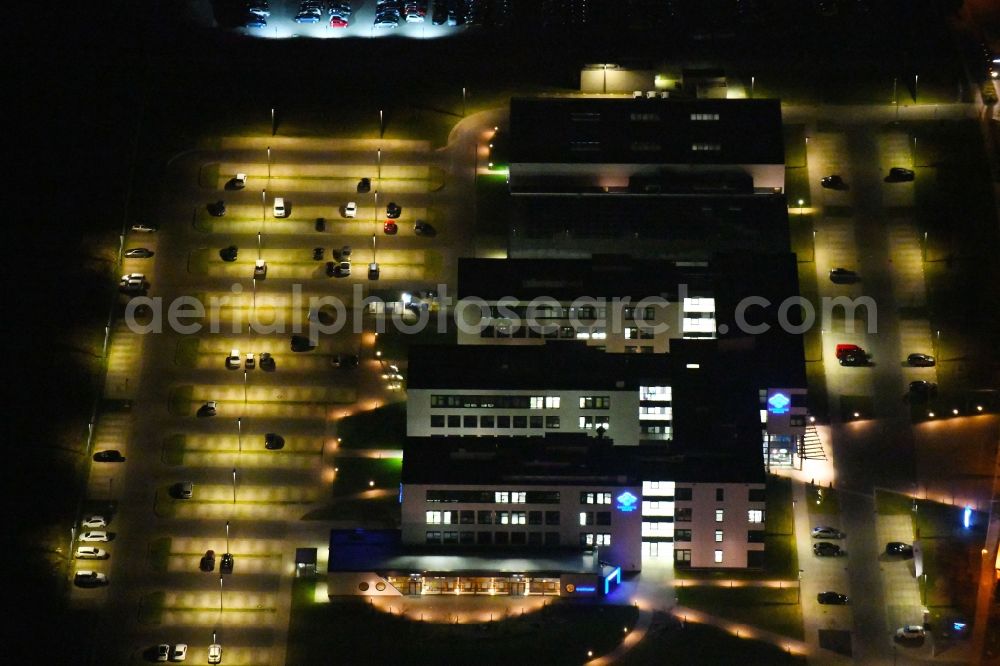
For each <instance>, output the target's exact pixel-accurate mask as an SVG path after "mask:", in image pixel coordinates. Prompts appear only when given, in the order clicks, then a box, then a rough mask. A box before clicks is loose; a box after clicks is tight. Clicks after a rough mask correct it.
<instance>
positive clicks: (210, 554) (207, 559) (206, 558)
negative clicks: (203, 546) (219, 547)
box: [198, 550, 215, 571]
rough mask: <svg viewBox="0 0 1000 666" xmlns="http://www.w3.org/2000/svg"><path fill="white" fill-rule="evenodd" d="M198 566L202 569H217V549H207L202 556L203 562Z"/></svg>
mask: <svg viewBox="0 0 1000 666" xmlns="http://www.w3.org/2000/svg"><path fill="white" fill-rule="evenodd" d="M198 568H199V569H201V570H202V571H215V551H214V550H206V551H205V554H204V555H202V556H201V562H200V563H199V564H198Z"/></svg>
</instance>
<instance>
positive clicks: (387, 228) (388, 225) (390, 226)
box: [382, 220, 399, 236]
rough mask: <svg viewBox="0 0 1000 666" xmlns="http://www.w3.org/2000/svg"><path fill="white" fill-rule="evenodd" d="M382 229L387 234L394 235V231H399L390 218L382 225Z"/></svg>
mask: <svg viewBox="0 0 1000 666" xmlns="http://www.w3.org/2000/svg"><path fill="white" fill-rule="evenodd" d="M382 230H383V231H384V232H385V233H386V235H387V236H395V235H396V232H397V231H399V227H398V226H396V223H395V222H393V221H392V220H386V221H385V224H384V225H382Z"/></svg>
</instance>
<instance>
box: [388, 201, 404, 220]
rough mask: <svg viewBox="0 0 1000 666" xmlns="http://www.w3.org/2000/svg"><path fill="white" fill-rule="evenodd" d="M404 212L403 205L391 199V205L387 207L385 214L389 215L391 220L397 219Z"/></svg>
mask: <svg viewBox="0 0 1000 666" xmlns="http://www.w3.org/2000/svg"><path fill="white" fill-rule="evenodd" d="M402 212H403V208H402V206H400V205H399V204H397V203H396V202H395V201H390V202H389V205H387V206H386V207H385V216H386V217H388V218H389V219H390V220H395V219H396V218H398V217H399V216H400V215H401V214H402Z"/></svg>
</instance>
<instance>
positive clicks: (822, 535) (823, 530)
mask: <svg viewBox="0 0 1000 666" xmlns="http://www.w3.org/2000/svg"><path fill="white" fill-rule="evenodd" d="M812 536H813V538H814V539H843V538H844V533H843V532H841V531H840V530H838V529H837V528H835V527H827V526H820V527H814V528H813V529H812Z"/></svg>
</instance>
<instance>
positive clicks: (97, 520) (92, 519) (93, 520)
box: [80, 516, 108, 529]
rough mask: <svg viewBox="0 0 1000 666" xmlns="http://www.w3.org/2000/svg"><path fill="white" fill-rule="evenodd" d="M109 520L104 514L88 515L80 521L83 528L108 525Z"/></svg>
mask: <svg viewBox="0 0 1000 666" xmlns="http://www.w3.org/2000/svg"><path fill="white" fill-rule="evenodd" d="M107 526H108V521H107V519H106V518H105V517H104V516H88V517H87V518H85V519H83V520H81V521H80V527H81V528H88V529H89V528H97V527H107Z"/></svg>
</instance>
